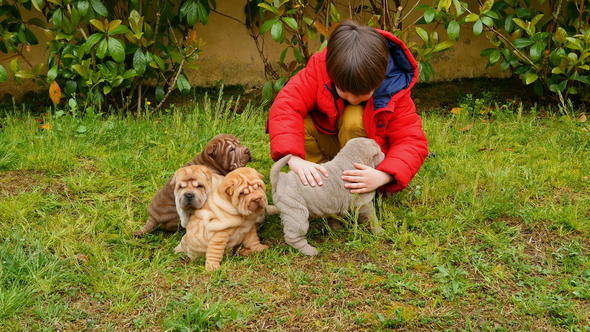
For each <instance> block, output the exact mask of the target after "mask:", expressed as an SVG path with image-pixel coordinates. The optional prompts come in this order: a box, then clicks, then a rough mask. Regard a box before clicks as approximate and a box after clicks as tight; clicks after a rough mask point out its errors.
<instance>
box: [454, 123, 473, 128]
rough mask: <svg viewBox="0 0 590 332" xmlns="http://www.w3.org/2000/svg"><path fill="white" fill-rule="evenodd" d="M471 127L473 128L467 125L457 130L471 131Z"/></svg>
mask: <svg viewBox="0 0 590 332" xmlns="http://www.w3.org/2000/svg"><path fill="white" fill-rule="evenodd" d="M471 127H473V123H472V124H470V125H467V126H465V127H463V128H457V130H469V129H471Z"/></svg>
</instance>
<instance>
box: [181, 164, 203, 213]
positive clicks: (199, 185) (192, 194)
mask: <svg viewBox="0 0 590 332" xmlns="http://www.w3.org/2000/svg"><path fill="white" fill-rule="evenodd" d="M212 178H213V173H212V172H211V170H210V169H208V168H207V167H205V166H201V165H195V166H187V167H182V168H179V169H178V170H177V171H176V172H175V173H174V176H173V177H172V181H171V183H172V184H173V185H174V201H175V202H176V206H177V207H180V208H181V209H183V210H184V209H187V208H193V209H200V208H201V207H203V204H205V201H206V200H207V197H208V196H209V193H210V192H211V181H212Z"/></svg>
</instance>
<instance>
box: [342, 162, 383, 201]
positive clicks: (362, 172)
mask: <svg viewBox="0 0 590 332" xmlns="http://www.w3.org/2000/svg"><path fill="white" fill-rule="evenodd" d="M354 167H356V170H350V171H344V172H342V180H343V181H347V182H348V183H345V184H344V188H346V189H350V192H351V193H352V194H355V193H356V194H362V193H367V192H371V191H374V190H376V189H377V188H379V187H381V186H382V185H384V184H386V183H389V182H391V181H393V176H391V175H389V174H387V173H385V172H382V171H378V170H376V169H374V168H372V167H369V166H367V165H363V164H354Z"/></svg>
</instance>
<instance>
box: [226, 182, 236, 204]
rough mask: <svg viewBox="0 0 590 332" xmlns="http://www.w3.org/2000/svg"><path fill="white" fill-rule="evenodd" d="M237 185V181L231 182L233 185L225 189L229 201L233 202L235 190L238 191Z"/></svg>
mask: <svg viewBox="0 0 590 332" xmlns="http://www.w3.org/2000/svg"><path fill="white" fill-rule="evenodd" d="M236 186H237V183H236V181H231V183H230V184H229V185H228V186H227V188H225V194H226V195H227V200H228V201H231V198H232V196H233V195H234V190H235V189H236Z"/></svg>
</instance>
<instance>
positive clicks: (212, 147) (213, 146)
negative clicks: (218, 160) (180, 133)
mask: <svg viewBox="0 0 590 332" xmlns="http://www.w3.org/2000/svg"><path fill="white" fill-rule="evenodd" d="M217 145H218V143H214V144H210V145H208V146H207V147H206V152H207V155H209V156H211V157H213V156H215V153H216V152H217V148H218V147H217Z"/></svg>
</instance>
